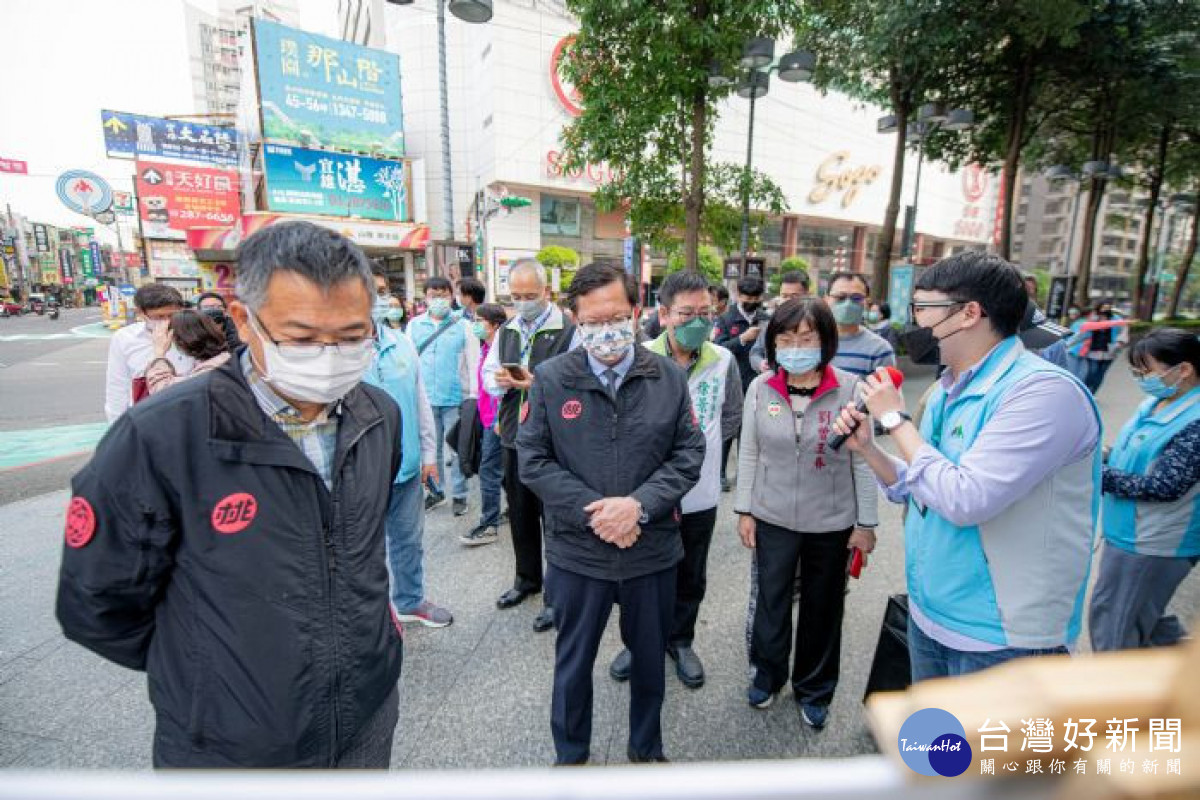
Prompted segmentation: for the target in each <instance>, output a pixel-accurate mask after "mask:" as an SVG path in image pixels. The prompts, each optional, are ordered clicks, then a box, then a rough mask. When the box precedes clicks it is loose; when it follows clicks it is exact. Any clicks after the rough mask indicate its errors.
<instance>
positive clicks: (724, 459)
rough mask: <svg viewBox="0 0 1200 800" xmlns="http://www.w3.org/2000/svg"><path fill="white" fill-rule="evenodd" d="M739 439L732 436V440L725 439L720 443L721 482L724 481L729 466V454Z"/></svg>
mask: <svg viewBox="0 0 1200 800" xmlns="http://www.w3.org/2000/svg"><path fill="white" fill-rule="evenodd" d="M739 438H741V437H740V436H734V437H733V438H732V439H726V440H724V441H723V442H721V480H725V471H726V468H727V467H728V465H729V453H730V451H731V450H733V445H734V443H736V442H737V440H738V439H739Z"/></svg>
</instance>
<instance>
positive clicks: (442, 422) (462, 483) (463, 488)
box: [433, 406, 467, 500]
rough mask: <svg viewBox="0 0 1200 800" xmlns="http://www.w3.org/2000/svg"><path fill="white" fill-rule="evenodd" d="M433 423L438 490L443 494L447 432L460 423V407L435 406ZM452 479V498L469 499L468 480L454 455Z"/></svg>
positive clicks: (451, 463)
mask: <svg viewBox="0 0 1200 800" xmlns="http://www.w3.org/2000/svg"><path fill="white" fill-rule="evenodd" d="M433 421H434V423H436V425H435V427H436V428H437V468H438V488H440V489H441V490H442V491H443V492H445V491H446V456H445V452H444V451H445V447H446V431H448V430H450V429H451V428H453V427H454V423H456V422H458V406H434V407H433ZM450 479H451V480H453V481H454V486H453V489H454V491H452V492H451V494H450V496H451V497H453V498H454V499H455V500H466V499H467V479H466V478H464V477H463V474H462V470H461V469H459V468H458V456H457V455H454V456H453V457H452V459H451V462H450Z"/></svg>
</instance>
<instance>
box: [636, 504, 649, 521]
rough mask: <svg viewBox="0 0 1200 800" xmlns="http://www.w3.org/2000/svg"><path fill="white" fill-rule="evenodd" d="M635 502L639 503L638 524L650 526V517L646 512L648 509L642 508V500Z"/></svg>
mask: <svg viewBox="0 0 1200 800" xmlns="http://www.w3.org/2000/svg"><path fill="white" fill-rule="evenodd" d="M633 502H635V503H637V510H638V524H639V525H649V524H650V515H649V514H648V513H647V512H646V509H645V508H643V507H642V502H641V501H640V500H634V501H633Z"/></svg>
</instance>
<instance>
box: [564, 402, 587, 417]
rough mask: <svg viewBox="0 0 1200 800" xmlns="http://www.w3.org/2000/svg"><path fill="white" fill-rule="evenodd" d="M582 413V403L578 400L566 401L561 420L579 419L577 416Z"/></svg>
mask: <svg viewBox="0 0 1200 800" xmlns="http://www.w3.org/2000/svg"><path fill="white" fill-rule="evenodd" d="M582 413H583V403H581V402H579V401H578V400H568V401H567V402H565V403H563V407H562V418H563V419H579V415H580V414H582Z"/></svg>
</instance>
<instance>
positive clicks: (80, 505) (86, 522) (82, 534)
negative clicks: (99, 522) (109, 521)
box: [66, 497, 96, 550]
mask: <svg viewBox="0 0 1200 800" xmlns="http://www.w3.org/2000/svg"><path fill="white" fill-rule="evenodd" d="M95 534H96V512H95V511H93V510H92V504H91V503H89V502H88V501H87V500H84V499H83V498H82V497H73V498H71V504H70V505H69V506H67V529H66V538H67V546H68V547H74V548H75V549H77V550H78V549H79V548H80V547H83V546H84V545H86V544H87V543H88V542H90V541H91V540H92V537H93V536H94V535H95Z"/></svg>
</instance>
